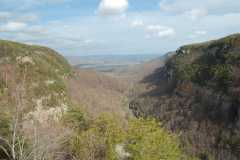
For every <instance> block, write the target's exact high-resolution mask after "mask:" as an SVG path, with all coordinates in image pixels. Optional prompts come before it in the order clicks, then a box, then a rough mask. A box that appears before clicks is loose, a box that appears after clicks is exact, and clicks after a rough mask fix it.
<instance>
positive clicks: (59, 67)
mask: <svg viewBox="0 0 240 160" xmlns="http://www.w3.org/2000/svg"><path fill="white" fill-rule="evenodd" d="M70 73H71V66H70V65H69V64H68V63H67V61H66V60H65V59H64V58H63V57H62V56H60V55H59V54H58V53H57V52H55V51H54V50H52V49H49V48H46V47H40V46H33V45H25V44H20V43H16V42H10V41H3V40H1V41H0V109H1V113H2V112H6V113H11V114H12V113H13V114H16V113H19V117H21V121H22V122H23V130H25V131H26V132H30V131H31V130H32V129H33V126H34V125H36V124H33V122H34V123H40V124H41V125H43V126H45V125H46V127H47V126H51V123H49V122H53V121H55V120H56V121H57V120H58V119H59V116H61V114H62V113H63V112H64V110H66V108H67V106H68V98H67V93H66V86H65V79H66V77H68V76H69V75H70ZM47 124H48V125H47Z"/></svg>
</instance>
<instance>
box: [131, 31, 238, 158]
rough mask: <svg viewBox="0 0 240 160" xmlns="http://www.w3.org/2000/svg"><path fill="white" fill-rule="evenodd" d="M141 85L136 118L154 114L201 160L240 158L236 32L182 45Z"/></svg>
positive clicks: (136, 99) (133, 104)
mask: <svg viewBox="0 0 240 160" xmlns="http://www.w3.org/2000/svg"><path fill="white" fill-rule="evenodd" d="M141 83H142V84H144V85H145V86H147V87H146V88H145V90H144V91H143V92H141V93H139V95H138V96H137V98H135V99H134V100H133V101H132V102H131V103H130V108H131V109H132V110H133V112H134V114H135V115H136V116H144V117H146V116H154V117H157V118H158V119H159V120H160V121H162V123H163V124H164V126H166V127H167V128H169V129H170V130H172V131H173V132H177V133H180V135H181V139H182V142H183V144H184V145H185V146H191V147H186V150H187V151H188V152H189V153H193V154H195V155H198V156H199V157H200V158H202V159H209V158H214V159H218V160H228V159H229V160H235V159H236V160H237V159H239V158H240V34H236V35H231V36H228V37H225V38H222V39H219V40H215V41H210V42H206V43H201V44H193V45H187V46H183V47H181V48H180V49H179V50H177V51H176V54H175V55H174V56H173V57H172V58H170V59H169V60H168V61H167V62H166V64H165V65H164V66H163V67H161V68H158V69H156V70H155V72H154V73H152V74H150V75H148V76H146V77H145V78H144V79H143V80H142V82H141Z"/></svg>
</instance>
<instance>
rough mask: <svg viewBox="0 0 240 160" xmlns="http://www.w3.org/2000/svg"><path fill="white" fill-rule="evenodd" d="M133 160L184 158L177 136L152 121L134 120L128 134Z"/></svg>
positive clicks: (174, 159) (128, 146)
mask: <svg viewBox="0 0 240 160" xmlns="http://www.w3.org/2000/svg"><path fill="white" fill-rule="evenodd" d="M126 148H127V150H128V151H129V152H130V154H131V160H159V159H165V160H179V159H182V158H184V154H183V153H182V151H181V149H180V146H179V142H178V139H177V137H176V136H174V135H172V134H170V133H168V132H167V131H166V130H164V129H163V128H161V127H160V125H159V123H157V122H156V121H155V120H152V119H147V120H144V119H139V120H133V121H131V122H130V124H129V129H128V134H127V146H126Z"/></svg>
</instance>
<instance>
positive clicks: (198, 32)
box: [195, 30, 207, 35]
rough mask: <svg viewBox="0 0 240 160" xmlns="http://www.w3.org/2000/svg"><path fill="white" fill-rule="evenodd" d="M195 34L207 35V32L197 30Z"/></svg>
mask: <svg viewBox="0 0 240 160" xmlns="http://www.w3.org/2000/svg"><path fill="white" fill-rule="evenodd" d="M195 34H197V35H206V34H207V31H205V30H197V31H195Z"/></svg>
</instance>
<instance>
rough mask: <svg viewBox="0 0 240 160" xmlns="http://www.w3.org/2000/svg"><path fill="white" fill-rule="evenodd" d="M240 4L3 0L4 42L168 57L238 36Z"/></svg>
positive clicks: (223, 0) (221, 0) (234, 0)
mask: <svg viewBox="0 0 240 160" xmlns="http://www.w3.org/2000/svg"><path fill="white" fill-rule="evenodd" d="M239 8H240V1H239V0H201V1H200V0H198V1H197V0H0V39H7V40H12V41H19V42H23V43H28V44H38V45H44V46H48V47H51V48H53V49H56V50H57V51H58V52H60V53H62V54H63V55H67V56H70V55H71V56H78V55H100V54H104V55H107V54H164V53H166V52H169V51H174V50H176V49H177V48H179V47H180V46H181V45H185V44H189V43H197V42H202V41H206V40H211V39H217V38H220V37H223V36H226V35H229V34H233V33H238V32H240V9H239Z"/></svg>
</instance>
